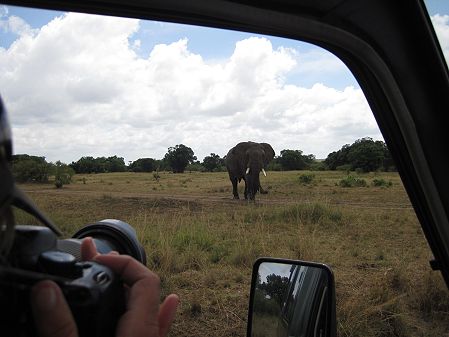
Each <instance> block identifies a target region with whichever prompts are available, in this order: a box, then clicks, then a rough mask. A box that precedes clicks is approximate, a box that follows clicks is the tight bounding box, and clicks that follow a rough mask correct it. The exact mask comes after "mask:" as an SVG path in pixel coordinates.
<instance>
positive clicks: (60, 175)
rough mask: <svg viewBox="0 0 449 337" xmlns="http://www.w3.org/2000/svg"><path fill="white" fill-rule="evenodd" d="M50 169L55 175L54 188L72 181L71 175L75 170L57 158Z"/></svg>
mask: <svg viewBox="0 0 449 337" xmlns="http://www.w3.org/2000/svg"><path fill="white" fill-rule="evenodd" d="M52 165H53V164H52ZM52 171H53V172H54V175H55V186H56V188H61V187H62V186H63V185H67V184H70V183H71V182H72V177H73V176H74V174H75V170H74V169H73V168H71V167H70V166H68V165H66V164H64V163H61V162H60V161H59V160H58V161H57V162H56V163H55V164H54V165H53V168H52Z"/></svg>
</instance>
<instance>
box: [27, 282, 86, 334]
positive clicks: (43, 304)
mask: <svg viewBox="0 0 449 337" xmlns="http://www.w3.org/2000/svg"><path fill="white" fill-rule="evenodd" d="M31 309H32V311H33V317H34V321H35V322H36V329H37V331H38V333H39V336H40V337H77V336H78V331H77V327H76V324H75V320H74V319H73V316H72V312H71V311H70V308H69V306H68V305H67V302H66V301H65V298H64V295H63V294H62V291H61V289H60V288H59V287H58V286H57V285H56V283H54V282H52V281H41V282H39V283H37V284H36V285H35V286H33V288H32V290H31Z"/></svg>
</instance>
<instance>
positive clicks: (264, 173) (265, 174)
mask: <svg viewBox="0 0 449 337" xmlns="http://www.w3.org/2000/svg"><path fill="white" fill-rule="evenodd" d="M262 173H263V175H264V176H265V177H266V176H267V172H265V170H264V169H262Z"/></svg>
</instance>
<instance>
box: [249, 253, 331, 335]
mask: <svg viewBox="0 0 449 337" xmlns="http://www.w3.org/2000/svg"><path fill="white" fill-rule="evenodd" d="M255 268H257V270H256V269H255V270H254V272H253V284H252V288H251V296H252V307H251V308H250V316H249V320H248V322H249V324H250V329H249V330H248V332H249V336H252V337H263V336H267V337H268V336H270V337H273V336H279V337H280V336H298V337H299V336H301V337H302V336H304V337H305V336H329V335H330V331H329V330H330V329H329V326H330V325H329V320H330V314H331V313H330V311H331V309H330V308H331V306H330V305H329V304H330V303H331V302H330V301H331V297H332V294H331V293H332V286H333V283H332V282H331V277H332V274H331V273H330V271H329V269H327V268H326V266H324V265H312V264H308V263H301V262H291V261H290V262H288V263H287V262H268V261H267V262H261V263H256V265H255ZM256 271H257V274H256Z"/></svg>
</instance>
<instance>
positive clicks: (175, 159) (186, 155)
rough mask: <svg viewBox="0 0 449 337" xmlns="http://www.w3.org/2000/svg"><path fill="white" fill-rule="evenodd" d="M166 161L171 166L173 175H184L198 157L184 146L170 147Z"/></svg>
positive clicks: (165, 157)
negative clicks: (188, 166) (189, 165)
mask: <svg viewBox="0 0 449 337" xmlns="http://www.w3.org/2000/svg"><path fill="white" fill-rule="evenodd" d="M164 159H165V160H166V161H167V162H168V164H169V165H170V167H171V169H172V171H173V173H183V172H184V170H185V168H186V167H187V165H188V164H192V163H193V162H194V161H195V160H196V157H195V155H194V153H193V150H192V149H191V148H190V147H187V146H185V145H183V144H179V145H176V146H175V147H169V148H168V152H167V153H166V154H165V156H164Z"/></svg>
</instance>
